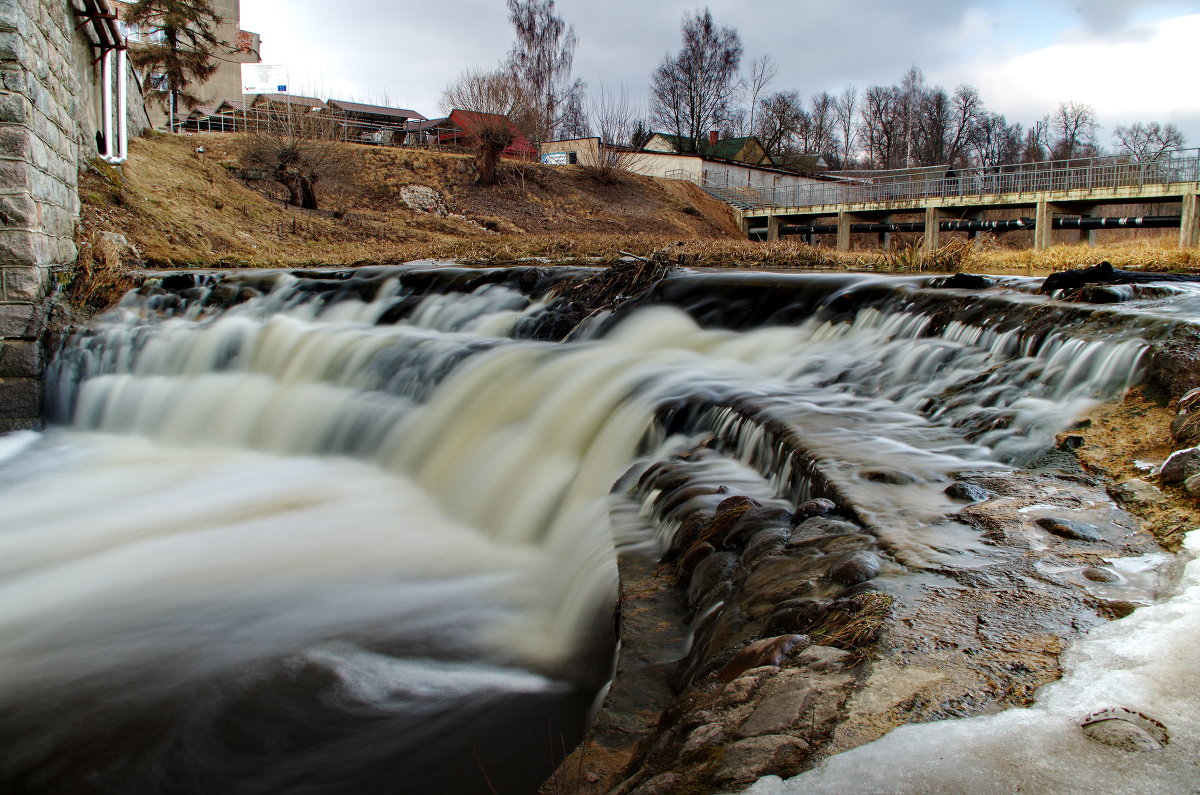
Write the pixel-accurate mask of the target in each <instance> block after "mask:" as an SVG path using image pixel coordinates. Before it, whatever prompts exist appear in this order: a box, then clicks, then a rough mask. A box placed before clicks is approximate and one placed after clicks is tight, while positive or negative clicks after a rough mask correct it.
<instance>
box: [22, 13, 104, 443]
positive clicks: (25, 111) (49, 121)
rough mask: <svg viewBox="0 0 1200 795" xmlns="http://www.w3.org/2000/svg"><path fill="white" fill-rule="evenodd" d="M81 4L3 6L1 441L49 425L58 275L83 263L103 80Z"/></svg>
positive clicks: (99, 125) (99, 124)
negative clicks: (47, 333) (84, 168)
mask: <svg viewBox="0 0 1200 795" xmlns="http://www.w3.org/2000/svg"><path fill="white" fill-rule="evenodd" d="M72 2H73V0H0V433H3V432H5V431H11V430H17V429H23V428H36V427H38V426H39V425H40V422H41V420H40V419H39V417H40V414H41V399H42V383H41V379H42V369H43V362H44V359H45V357H44V354H43V351H42V348H41V337H42V335H43V331H44V328H45V322H44V319H45V318H46V317H47V306H46V304H47V297H48V294H49V292H50V287H51V284H52V282H53V279H52V278H51V273H52V270H53V269H55V268H57V267H63V266H67V265H69V264H70V263H72V262H74V261H75V258H76V254H77V251H76V247H75V242H74V238H75V224H76V221H77V220H78V218H79V190H78V179H79V167H80V164H81V163H82V162H83V161H84V160H86V159H87V158H89V157H94V156H95V155H96V144H95V141H94V139H95V134H96V130H98V129H100V127H101V126H102V124H101V123H100V110H99V99H98V98H99V93H100V70H99V68H98V67H97V66H96V65H95V63H94V58H95V55H96V53H95V51H94V49H93V48H92V46H91V41H90V40H89V39H88V38H87V35H88V34H87V31H86V30H85V29H83V28H80V27H79V26H78V19H77V18H76V15H75V13H74V6H73V5H72Z"/></svg>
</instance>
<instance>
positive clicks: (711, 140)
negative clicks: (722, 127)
mask: <svg viewBox="0 0 1200 795" xmlns="http://www.w3.org/2000/svg"><path fill="white" fill-rule="evenodd" d="M708 145H709V146H716V145H717V131H716V130H709V131H708Z"/></svg>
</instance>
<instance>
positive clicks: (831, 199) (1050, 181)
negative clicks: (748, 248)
mask: <svg viewBox="0 0 1200 795" xmlns="http://www.w3.org/2000/svg"><path fill="white" fill-rule="evenodd" d="M668 176H669V175H668ZM685 178H687V179H688V181H690V182H696V183H697V184H698V185H700V187H702V188H708V187H713V188H727V186H724V185H706V184H705V183H704V181H703V180H696V179H695V178H694V177H691V176H690V175H689V176H686V177H685ZM842 179H843V180H844V181H842V182H822V183H820V184H816V185H790V186H784V187H765V188H759V187H750V186H746V187H739V188H737V189H736V190H737V192H738V194H739V197H740V198H742V199H743V200H744V201H745V202H746V203H748V204H751V205H754V206H758V207H813V206H817V205H827V204H860V203H862V204H866V203H874V202H897V201H915V200H920V199H936V198H957V197H979V196H995V195H1001V194H1011V193H1042V192H1047V191H1070V190H1104V189H1113V188H1125V187H1133V188H1137V187H1143V186H1146V185H1168V184H1172V183H1180V182H1200V149H1183V150H1178V151H1174V152H1165V153H1163V154H1162V155H1159V156H1157V157H1154V158H1152V159H1146V160H1140V161H1139V160H1133V159H1132V158H1129V157H1125V156H1115V157H1093V158H1074V159H1070V160H1048V161H1043V162H1040V163H1015V164H1012V165H1005V166H994V167H990V168H962V169H947V170H945V171H940V169H939V170H938V172H933V173H931V171H930V170H929V169H921V170H919V171H899V172H897V171H893V172H880V173H878V174H876V175H873V176H857V177H844V178H842ZM727 189H730V188H727Z"/></svg>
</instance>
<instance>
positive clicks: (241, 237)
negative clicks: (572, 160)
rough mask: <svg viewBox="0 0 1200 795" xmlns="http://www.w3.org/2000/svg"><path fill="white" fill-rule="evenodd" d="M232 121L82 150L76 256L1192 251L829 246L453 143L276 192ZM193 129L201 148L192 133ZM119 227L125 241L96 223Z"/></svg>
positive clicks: (177, 260)
mask: <svg viewBox="0 0 1200 795" xmlns="http://www.w3.org/2000/svg"><path fill="white" fill-rule="evenodd" d="M240 143H241V136H238V135H228V134H225V135H222V134H208V135H190V136H164V135H155V136H153V137H150V138H144V139H138V140H136V141H133V142H132V147H131V157H130V160H129V162H128V163H127V164H126V165H125V166H124V167H123V169H122V170H121V172H120V173H118V172H116V171H114V170H112V169H110V168H107V167H104V166H97V167H96V168H94V169H91V170H89V171H88V172H86V173H85V174H84V175H83V178H82V183H81V195H82V198H83V202H84V212H83V215H84V223H83V225H82V231H81V234H80V241H81V244H82V245H81V250H82V253H81V265H82V267H83V269H84V270H87V269H88V268H89V267H90V266H92V265H94V264H95V263H98V262H99V263H103V264H105V266H106V267H107V268H108V269H110V270H112V271H114V272H115V271H117V270H119V269H120V268H119V266H118V264H117V260H123V261H124V263H125V265H126V266H128V265H129V264H131V263H132V264H136V265H140V266H149V267H155V266H166V267H181V266H183V267H196V266H276V265H285V266H303V265H327V264H347V263H354V262H402V261H409V260H414V259H423V258H444V259H462V260H470V261H485V262H508V261H512V260H515V259H519V258H521V257H528V256H545V257H551V258H569V257H573V256H583V257H595V258H599V259H600V260H601V261H613V260H615V259H616V258H617V257H618V252H619V251H621V250H624V251H629V252H632V253H635V254H638V255H641V256H650V255H652V254H653V253H654V252H656V251H661V250H662V249H663V248H664V246H666V245H667V244H672V243H674V244H676V245H674V246H672V247H671V248H670V249H669V251H670V258H671V259H672V260H675V259H678V260H679V261H684V262H704V263H709V264H724V265H753V266H759V267H764V266H765V267H814V266H822V267H853V268H868V269H877V270H897V271H912V270H938V271H945V270H975V271H999V270H1007V271H1023V272H1028V273H1045V272H1049V271H1052V270H1060V269H1063V268H1068V267H1077V266H1079V265H1090V264H1094V263H1096V262H1099V261H1100V260H1101V259H1108V260H1110V261H1111V262H1112V263H1113V264H1114V265H1116V266H1117V267H1122V268H1141V269H1146V270H1197V269H1200V252H1198V251H1197V250H1195V249H1193V250H1188V251H1180V250H1179V249H1177V248H1176V247H1175V245H1174V240H1175V233H1173V232H1170V233H1166V234H1164V235H1163V236H1162V237H1161V238H1160V239H1159V240H1157V241H1125V242H1116V243H1112V244H1108V245H1103V246H1100V247H1097V248H1095V249H1088V248H1087V247H1086V246H1056V247H1055V248H1053V249H1050V250H1049V251H1044V252H1037V251H1030V250H1027V249H1025V250H1022V249H1013V248H1008V247H1002V246H999V245H995V244H991V243H985V244H984V245H983V247H982V248H975V247H972V246H969V245H967V244H966V243H964V242H962V241H959V240H953V237H954V236H950V235H947V237H948V238H951V242H950V243H949V244H947V245H946V246H944V247H943V248H942V249H941V250H939V251H937V252H933V253H932V254H927V253H925V252H923V251H921V250H920V249H919V247H918V246H916V245H910V246H909V247H907V248H903V249H900V250H897V251H893V252H881V251H878V250H868V251H855V252H848V253H839V252H835V251H832V250H830V249H829V248H826V247H816V248H814V247H811V246H805V245H803V244H802V243H800V242H799V241H798V240H797V239H795V238H792V239H787V240H784V241H780V242H776V243H754V242H750V241H747V240H745V239H743V238H742V237H741V235H740V233H739V231H738V228H737V225H736V224H735V222H734V220H733V216H732V213H731V212H730V210H729V208H728V207H726V206H725V205H724V204H722V203H720V202H718V201H716V200H715V199H713V198H711V197H709V196H708V195H706V194H704V193H703V192H701V191H700V190H699V189H697V188H696V187H695V186H693V185H690V184H687V183H683V182H677V181H673V180H661V179H651V178H646V177H639V176H633V175H626V176H624V177H623V178H622V179H621V181H620V182H619V183H618V184H614V185H601V184H599V183H597V182H596V181H595V180H593V179H591V178H590V177H589V176H588V175H587V174H586V173H585V172H584V171H582V170H581V169H578V168H576V167H550V166H542V165H538V164H516V163H505V164H504V170H505V175H504V176H505V178H504V181H503V183H502V184H500V185H498V186H495V187H491V188H480V187H477V186H475V185H474V184H473V169H472V166H471V159H470V158H469V157H467V156H463V155H452V154H435V153H428V152H422V151H402V150H397V149H386V148H378V147H367V146H358V145H352V144H347V145H346V146H345V151H346V159H347V165H348V168H347V174H346V176H345V177H343V178H341V179H339V180H337V181H336V182H333V183H323V184H321V185H320V186H319V193H320V195H321V200H322V204H323V209H322V210H321V211H319V212H307V211H302V210H297V209H294V208H290V207H287V206H286V205H284V204H283V202H282V201H281V198H282V195H283V193H282V189H281V188H280V187H279V186H278V185H275V184H274V183H273V182H272V181H270V180H258V181H253V182H244V181H242V180H240V179H237V178H235V177H234V176H231V174H230V171H229V169H228V168H226V166H232V165H235V164H236V163H237V162H238V147H239V146H240ZM200 145H203V146H204V147H205V149H206V150H207V151H206V153H205V154H204V155H202V156H201V155H197V154H196V153H195V151H194V150H195V147H197V146H200ZM413 184H417V185H425V186H428V187H431V188H433V189H435V190H437V191H438V192H439V193H440V194H441V195H442V196H443V197H444V198H445V199H446V201H447V203H448V204H449V207H450V209H451V211H452V213H454V216H452V217H445V218H443V217H438V216H435V215H431V214H428V213H424V212H420V211H417V210H412V209H409V208H408V207H407V206H406V205H405V204H404V202H403V201H402V200H401V198H400V193H401V189H402V188H403V187H405V186H407V185H413ZM101 231H114V232H120V233H121V234H123V235H124V236H125V237H126V238H127V239H128V240H129V241H130V242H131V243H132V244H133V247H134V251H129V250H126V251H124V252H119V251H116V250H114V249H113V247H112V246H111V245H107V244H105V243H104V241H102V240H101V239H100V237H99V234H98V233H99V232H101Z"/></svg>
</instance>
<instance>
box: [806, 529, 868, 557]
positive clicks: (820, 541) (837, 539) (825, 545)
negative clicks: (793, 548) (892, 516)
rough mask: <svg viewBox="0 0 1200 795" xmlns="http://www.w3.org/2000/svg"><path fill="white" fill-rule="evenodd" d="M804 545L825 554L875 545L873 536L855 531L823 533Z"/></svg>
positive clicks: (851, 550)
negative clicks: (835, 533) (840, 533)
mask: <svg viewBox="0 0 1200 795" xmlns="http://www.w3.org/2000/svg"><path fill="white" fill-rule="evenodd" d="M858 529H859V528H857V527H856V528H855V530H858ZM805 546H810V547H816V548H817V549H819V550H821V551H822V552H824V553H825V554H826V555H835V554H838V553H840V552H853V551H855V550H859V549H870V548H872V547H874V546H875V536H869V535H867V534H866V533H857V532H855V533H845V534H843V535H824V536H818V537H816V538H814V539H812V540H811V541H809V542H808V543H807V544H805Z"/></svg>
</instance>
